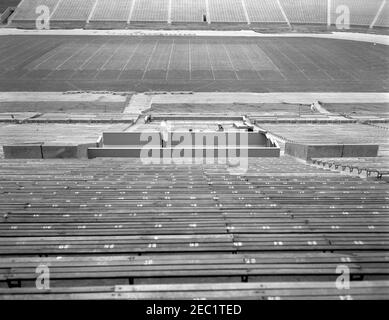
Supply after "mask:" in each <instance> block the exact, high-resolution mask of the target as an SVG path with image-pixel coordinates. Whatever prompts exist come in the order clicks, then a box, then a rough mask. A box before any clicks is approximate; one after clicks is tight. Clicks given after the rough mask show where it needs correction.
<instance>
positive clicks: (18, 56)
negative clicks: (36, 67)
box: [0, 40, 50, 71]
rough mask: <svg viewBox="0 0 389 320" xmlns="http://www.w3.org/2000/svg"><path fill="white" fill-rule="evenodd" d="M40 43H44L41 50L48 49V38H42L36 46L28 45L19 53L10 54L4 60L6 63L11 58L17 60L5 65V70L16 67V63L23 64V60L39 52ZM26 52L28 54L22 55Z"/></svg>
mask: <svg viewBox="0 0 389 320" xmlns="http://www.w3.org/2000/svg"><path fill="white" fill-rule="evenodd" d="M42 45H44V48H43V50H46V49H49V48H50V40H44V41H41V42H38V45H37V46H30V47H29V48H26V49H23V52H20V53H17V54H15V55H13V56H10V60H9V59H7V60H5V61H4V62H7V64H9V63H10V62H11V61H13V60H17V61H16V63H13V64H12V65H9V66H8V67H5V70H7V71H8V70H14V69H16V68H17V66H18V65H20V64H23V63H24V62H25V61H27V60H29V59H31V58H32V57H33V56H34V55H35V54H37V53H39V52H40V49H41V46H42ZM30 50H31V51H30ZM26 53H28V56H25V57H23V55H24V54H26ZM21 57H22V58H21ZM8 60H9V61H8ZM2 63H3V62H1V63H0V64H2ZM1 67H2V66H1ZM26 69H27V68H26ZM27 70H28V69H27Z"/></svg>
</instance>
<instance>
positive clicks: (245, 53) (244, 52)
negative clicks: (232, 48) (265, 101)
mask: <svg viewBox="0 0 389 320" xmlns="http://www.w3.org/2000/svg"><path fill="white" fill-rule="evenodd" d="M238 46H240V47H241V50H242V52H243V54H244V55H245V57H246V58H247V60H248V62H249V63H250V65H251V67H252V68H253V70H255V72H256V74H257V75H258V77H259V79H260V80H264V79H263V77H262V76H261V74H260V73H259V71H258V70H257V69H256V68H255V67H254V65H253V61H252V60H251V58H250V57H249V56H248V55H247V52H246V49H245V48H246V47H244V46H243V44H238Z"/></svg>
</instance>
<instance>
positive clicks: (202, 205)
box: [0, 157, 389, 299]
mask: <svg viewBox="0 0 389 320" xmlns="http://www.w3.org/2000/svg"><path fill="white" fill-rule="evenodd" d="M26 164H27V165H26ZM0 168H1V169H0V179H1V189H0V192H1V193H2V198H1V200H0V208H1V210H2V212H6V214H4V215H3V216H2V217H1V220H2V222H3V223H1V224H0V230H1V233H0V234H1V237H0V255H1V256H2V259H1V262H0V266H1V267H0V282H1V286H2V288H3V289H1V291H0V293H1V295H2V298H11V297H10V296H9V295H13V294H16V296H14V298H18V294H23V293H24V294H27V293H30V294H31V293H32V294H36V293H37V292H36V291H34V289H33V288H32V287H34V286H35V278H36V273H35V268H36V265H40V264H45V263H48V264H49V265H50V270H51V272H50V283H51V286H52V288H53V291H50V292H47V293H45V296H41V298H48V297H55V294H56V292H58V293H60V292H61V290H65V291H62V292H63V293H67V294H77V292H83V291H82V289H81V288H80V286H85V285H93V286H99V285H119V286H120V285H128V284H132V285H143V286H142V289H141V290H142V291H147V290H151V292H150V293H149V294H148V295H142V294H140V295H139V296H138V297H143V298H145V297H154V298H155V297H161V293H158V292H153V290H152V287H150V286H147V285H150V284H158V285H161V284H164V285H167V287H163V286H161V287H160V289H159V290H163V291H166V292H165V294H164V295H163V297H164V298H168V297H173V296H174V294H173V293H172V291H174V288H177V287H174V286H175V285H176V283H177V281H179V282H180V283H187V284H191V283H199V282H205V283H210V282H212V283H213V286H217V287H218V288H220V290H224V292H226V291H228V282H239V281H242V282H249V284H236V283H235V284H234V286H235V288H238V287H239V288H243V286H245V285H247V286H249V285H251V286H256V285H257V284H256V281H258V280H260V281H264V282H269V283H268V286H269V287H272V286H275V284H274V279H275V278H276V279H277V282H278V283H279V282H281V283H282V284H279V285H280V286H282V287H283V288H289V290H292V291H293V290H294V289H296V288H297V287H299V286H307V290H306V291H305V294H304V296H306V295H307V294H308V292H309V294H313V295H316V294H317V295H318V296H320V294H319V292H320V291H315V289H313V286H314V285H315V282H310V283H309V284H308V283H304V281H334V280H335V279H336V278H337V276H338V274H336V268H337V266H338V265H339V263H341V264H342V265H346V266H348V267H349V268H350V272H351V278H352V280H353V279H354V280H361V279H363V280H365V281H364V282H361V284H360V285H361V286H363V287H364V286H369V285H371V284H370V283H369V281H378V280H382V279H387V277H388V270H389V269H388V259H389V256H388V255H387V254H386V253H385V252H383V251H381V250H386V249H387V247H388V243H389V242H388V241H389V239H388V238H387V227H388V224H389V221H388V218H387V217H388V216H387V214H388V213H387V209H386V206H387V204H388V200H385V197H384V195H385V193H386V192H387V191H386V185H385V183H384V182H382V181H378V180H362V179H359V178H358V177H347V176H342V175H340V174H339V173H337V172H331V171H328V170H323V169H320V168H315V167H313V166H309V165H306V164H302V163H300V162H298V161H296V160H294V159H292V158H290V157H282V158H278V159H277V158H271V159H270V158H269V159H268V158H263V159H256V160H252V161H251V162H250V165H249V170H248V172H247V173H246V174H243V175H239V176H235V175H229V174H227V173H226V171H225V166H223V165H170V166H169V165H151V166H150V165H147V166H145V165H143V164H142V163H141V162H140V161H139V160H131V161H129V160H128V159H126V160H120V159H105V160H101V159H96V160H89V161H81V160H73V161H63V160H55V161H54V160H46V161H38V160H28V161H27V163H26V161H21V160H14V161H12V162H10V161H4V160H3V161H1V166H0ZM48 193H50V196H49V197H48V196H46V195H47V194H48ZM312 210H314V211H315V212H314V213H312ZM172 253H174V255H171V254H172ZM26 255H27V256H26ZM114 255H115V256H114ZM296 279H299V281H302V282H299V283H295V282H294V281H296ZM226 282H227V283H226ZM215 283H216V284H215ZM322 285H323V286H324V287H325V286H326V284H324V283H323V284H322ZM353 285H356V283H354V282H352V286H353ZM7 286H9V287H11V288H13V287H19V288H13V289H5V287H7ZM169 286H170V287H169ZM198 286H199V287H198ZM204 286H206V284H204ZM241 286H242V287H241ZM332 286H333V284H332ZM380 286H381V287H382V289H377V288H378V287H380ZM61 287H63V289H61ZM65 288H66V289H65ZM162 288H163V289H162ZM191 288H192V290H193V291H192V292H191V294H189V293H188V295H183V296H181V298H184V297H185V298H190V297H192V296H194V297H199V295H200V297H202V296H201V294H202V291H201V290H200V288H201V285H198V284H193V285H192V284H191V285H189V286H188V285H187V286H186V288H185V289H184V288H183V287H181V290H187V291H191ZM208 288H209V287H208ZM308 288H309V289H308ZM84 289H85V288H84ZM118 289H119V288H118V287H116V288H115V290H118ZM136 289H137V287H131V288H130V287H126V289H125V290H129V291H132V290H136ZM113 290H114V289H113V288H111V289H110V290H108V291H109V292H111V293H112V291H113ZM123 290H124V288H123ZM387 290H388V289H387V285H385V282H382V281H381V282H380V284H378V282H376V283H375V285H374V286H373V288H372V289H371V290H370V291H366V290H356V291H350V292H348V295H350V297H349V298H351V299H357V298H358V297H359V296H361V295H362V296H364V297H370V298H371V297H376V296H379V297H382V296H383V295H384V293H385V294H387ZM154 291H155V289H154ZM292 291H288V290H286V291H284V293H283V294H275V293H274V292H273V293H271V292H272V291H271V290H270V291H269V292H267V291H266V292H263V293H260V294H259V296H263V298H265V299H271V298H272V297H273V296H281V297H282V298H287V297H290V296H292V297H293V296H295V295H297V296H298V295H299V294H298V291H296V293H292ZM324 291H326V290H324ZM330 291H331V292H327V293H326V294H325V295H329V296H331V297H333V298H336V299H342V297H343V294H342V291H337V290H335V289H331V290H330ZM315 292H316V293H315ZM322 292H323V291H322ZM51 294H53V295H54V296H51ZM209 294H211V293H209ZM219 294H221V293H219ZM235 294H236V295H237V296H240V297H251V298H255V297H257V296H258V293H257V294H254V293H253V292H241V293H240V295H239V293H238V292H235ZM300 294H301V293H300ZM4 295H5V296H4ZM354 295H355V296H354ZM105 296H107V295H105ZM135 296H136V295H133V297H135ZM205 296H208V295H207V294H205ZM211 296H212V294H211ZM20 297H22V296H19V298H20ZM37 297H38V296H37ZM58 297H62V298H63V297H64V296H63V295H62V296H61V295H59V296H58ZM69 297H72V298H76V297H77V296H69ZM84 297H93V295H91V296H88V295H84ZM129 297H131V295H129Z"/></svg>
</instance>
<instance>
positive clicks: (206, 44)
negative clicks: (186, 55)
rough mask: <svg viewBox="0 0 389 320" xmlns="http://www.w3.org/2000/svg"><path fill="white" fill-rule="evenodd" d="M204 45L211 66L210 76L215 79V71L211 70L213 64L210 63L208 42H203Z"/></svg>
mask: <svg viewBox="0 0 389 320" xmlns="http://www.w3.org/2000/svg"><path fill="white" fill-rule="evenodd" d="M205 47H206V49H207V55H208V60H209V66H210V67H211V72H212V77H213V80H214V81H215V80H216V78H215V73H214V71H213V65H212V60H211V54H210V53H209V48H208V42H205Z"/></svg>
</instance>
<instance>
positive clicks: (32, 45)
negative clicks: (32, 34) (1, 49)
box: [0, 40, 48, 64]
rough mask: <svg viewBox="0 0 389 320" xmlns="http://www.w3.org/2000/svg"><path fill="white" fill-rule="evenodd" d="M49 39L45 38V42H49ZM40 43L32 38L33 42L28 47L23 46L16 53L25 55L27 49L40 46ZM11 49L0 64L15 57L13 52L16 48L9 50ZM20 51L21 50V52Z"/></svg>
mask: <svg viewBox="0 0 389 320" xmlns="http://www.w3.org/2000/svg"><path fill="white" fill-rule="evenodd" d="M47 41H48V40H44V41H43V43H44V42H47ZM40 44H41V42H34V41H33V40H31V42H30V43H29V44H28V47H27V48H23V47H22V48H21V49H23V50H18V52H17V54H16V55H23V54H24V53H26V51H28V50H30V49H34V48H37V47H39V46H40ZM9 51H10V52H8V50H7V52H6V53H4V54H5V56H4V58H3V59H1V60H0V64H1V63H3V62H6V61H7V60H11V59H14V58H15V54H12V53H13V51H14V48H13V49H12V50H9ZM19 51H21V52H19Z"/></svg>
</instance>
